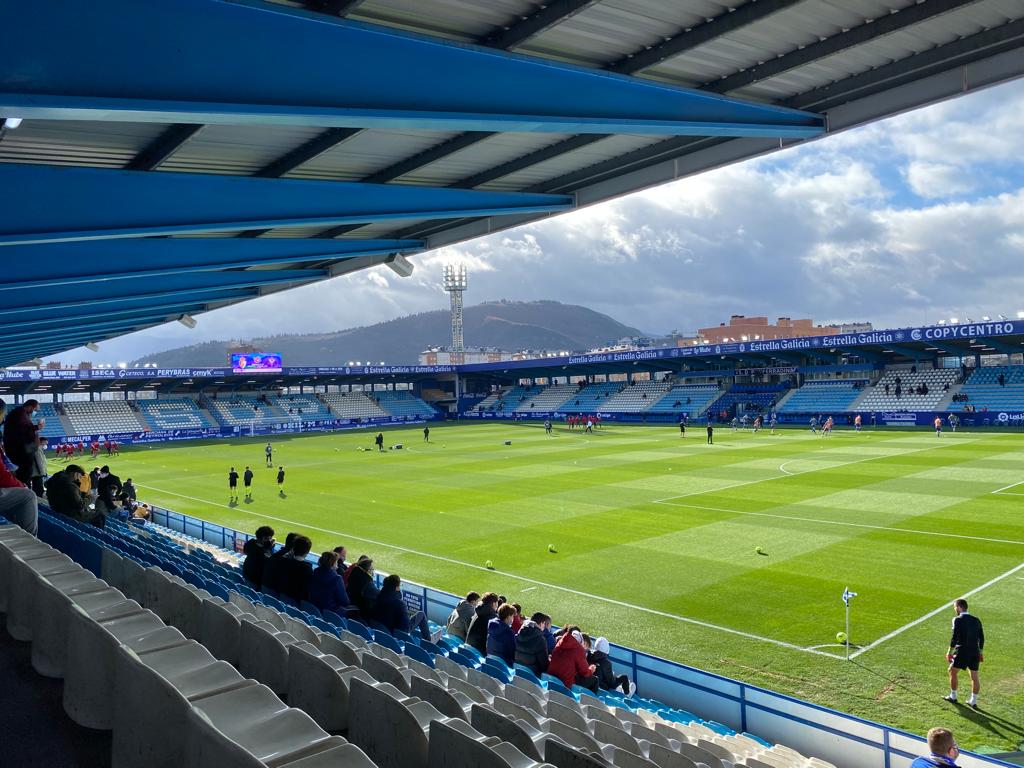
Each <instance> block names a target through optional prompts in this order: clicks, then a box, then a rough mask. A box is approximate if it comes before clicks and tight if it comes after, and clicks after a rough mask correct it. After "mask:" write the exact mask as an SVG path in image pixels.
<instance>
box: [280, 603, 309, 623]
mask: <svg viewBox="0 0 1024 768" xmlns="http://www.w3.org/2000/svg"><path fill="white" fill-rule="evenodd" d="M283 608H284V613H286V614H288V615H289V616H291V617H292V618H293V619H298V620H299V621H305V620H306V619H307V618H308V617H307V616H306V614H305V612H304V611H300V610H299V609H298V608H296V607H295V606H294V605H289V604H288V603H285V604H284V606H283Z"/></svg>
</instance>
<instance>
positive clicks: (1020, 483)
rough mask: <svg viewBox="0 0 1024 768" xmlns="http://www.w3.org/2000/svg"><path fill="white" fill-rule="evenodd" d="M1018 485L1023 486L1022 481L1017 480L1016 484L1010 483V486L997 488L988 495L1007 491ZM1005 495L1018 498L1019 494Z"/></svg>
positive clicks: (1023, 481)
mask: <svg viewBox="0 0 1024 768" xmlns="http://www.w3.org/2000/svg"><path fill="white" fill-rule="evenodd" d="M1018 485H1024V480H1019V481H1018V482H1016V483H1011V484H1010V485H1005V486H1003V487H1002V488H997V489H996V490H994V491H990V493H1001V492H1003V491H1008V490H1010V489H1011V488H1016V487H1017V486H1018ZM1007 495H1009V496H1020V494H1019V493H1011V494H1007Z"/></svg>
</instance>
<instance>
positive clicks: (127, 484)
mask: <svg viewBox="0 0 1024 768" xmlns="http://www.w3.org/2000/svg"><path fill="white" fill-rule="evenodd" d="M121 494H122V495H123V496H124V498H125V500H127V501H136V500H137V499H138V495H137V491H136V490H135V484H134V483H133V482H132V479H131V478H130V477H129V478H128V479H127V480H125V481H124V485H123V486H121Z"/></svg>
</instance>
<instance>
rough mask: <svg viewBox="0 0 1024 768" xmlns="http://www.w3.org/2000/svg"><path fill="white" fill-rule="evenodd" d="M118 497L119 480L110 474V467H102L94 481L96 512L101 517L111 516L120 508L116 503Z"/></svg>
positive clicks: (118, 502)
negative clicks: (101, 515)
mask: <svg viewBox="0 0 1024 768" xmlns="http://www.w3.org/2000/svg"><path fill="white" fill-rule="evenodd" d="M120 495H121V478H119V477H118V476H117V475H114V474H111V472H110V467H108V466H106V465H104V466H103V467H101V468H100V474H99V479H98V480H97V481H96V511H97V512H99V513H100V514H103V515H111V514H113V513H114V512H116V511H117V510H118V509H119V508H120V506H121V503H120V501H118V497H119V496H120Z"/></svg>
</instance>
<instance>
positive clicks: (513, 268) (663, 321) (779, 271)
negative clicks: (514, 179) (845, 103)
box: [60, 80, 1024, 362]
mask: <svg viewBox="0 0 1024 768" xmlns="http://www.w3.org/2000/svg"><path fill="white" fill-rule="evenodd" d="M413 261H414V263H415V265H416V272H415V274H414V275H413V276H412V277H411V278H408V279H401V278H398V277H397V276H396V275H395V274H394V273H393V272H391V271H390V270H389V269H387V268H385V267H378V268H376V269H374V270H369V271H364V272H361V273H357V274H355V275H350V276H346V277H342V278H338V279H336V280H332V281H328V282H324V283H319V284H316V285H312V286H307V287H305V288H299V289H296V290H294V291H290V292H287V293H278V294H274V295H271V296H267V297H264V298H262V299H258V300H255V301H250V302H246V303H244V304H240V305H237V306H235V307H229V308H225V309H222V310H218V311H216V312H211V313H208V314H205V315H201V316H200V317H199V327H198V328H196V329H195V330H191V331H190V330H188V329H186V328H184V327H183V326H181V325H179V324H177V323H174V324H171V325H169V326H166V327H163V328H156V329H151V330H149V331H144V332H141V333H137V334H132V335H129V336H125V337H122V338H121V339H117V340H111V341H108V342H104V343H103V344H102V346H101V350H100V352H99V353H98V354H95V355H92V354H90V353H88V352H86V351H85V350H74V351H72V352H69V353H65V354H64V355H61V356H60V359H62V360H65V361H68V362H77V361H79V360H87V359H92V360H95V361H105V362H116V361H117V360H128V359H132V358H135V357H138V356H141V355H143V354H144V353H145V352H147V351H157V350H160V349H167V348H170V347H175V346H179V345H183V344H191V343H195V342H198V341H205V340H209V339H230V338H248V337H252V336H257V335H263V334H269V333H273V332H305V331H327V330H336V329H342V328H348V327H351V326H354V325H365V324H370V323H374V322H378V321H381V320H387V319H390V318H393V317H396V316H399V315H404V314H410V313H413V312H420V311H423V310H428V309H438V308H442V307H445V306H447V297H446V295H445V294H444V293H443V292H442V290H441V286H440V277H441V267H442V265H443V264H445V263H447V262H451V261H461V262H464V263H466V264H467V265H468V266H469V268H470V290H469V291H468V293H467V296H466V301H467V304H475V303H478V302H481V301H485V300H492V299H502V298H505V299H519V300H532V299H554V300H558V301H562V302H567V303H579V304H585V305H587V306H589V307H591V308H593V309H596V310H599V311H601V312H606V313H607V314H609V315H611V316H612V317H614V318H616V319H618V320H621V321H622V322H625V323H627V324H629V325H633V326H635V327H639V328H642V329H644V330H646V331H648V332H651V333H662V332H667V331H670V330H673V329H678V330H680V331H683V332H691V331H693V330H694V329H696V328H697V327H699V326H706V325H713V324H717V323H718V322H720V321H722V320H725V319H727V318H728V316H729V315H730V314H733V313H739V314H747V315H751V314H766V315H769V316H771V317H774V316H777V315H788V316H791V317H798V316H799V317H813V318H814V319H815V320H819V321H847V320H850V321H860V320H870V321H871V322H873V323H875V325H876V327H877V326H889V325H896V324H905V325H919V324H925V323H931V322H934V321H936V320H938V319H939V318H942V317H950V316H959V317H961V318H963V317H965V316H971V317H975V318H980V317H981V316H982V315H991V316H995V315H997V314H999V313H1003V314H1006V315H1011V313H1012V314H1016V312H1017V311H1019V310H1024V290H1022V289H1024V80H1022V81H1017V82H1014V83H1010V84H1007V85H1003V86H1000V87H997V88H992V89H989V90H985V91H981V92H979V93H975V94H972V95H969V96H965V97H962V98H959V99H954V100H952V101H948V102H945V103H942V104H938V105H935V106H932V107H929V108H926V109H921V110H918V111H916V112H912V113H908V114H905V115H901V116H898V117H895V118H892V119H890V120H887V121H884V122H878V123H874V124H872V125H869V126H866V127H864V128H859V129H856V130H853V131H848V132H846V133H842V134H839V135H836V136H831V137H829V138H827V139H825V140H822V141H816V142H811V143H808V144H806V145H803V146H800V147H795V148H792V149H788V150H786V151H783V152H778V153H776V154H774V155H772V156H770V157H767V158H762V159H759V160H753V161H750V162H747V163H743V164H740V165H734V166H731V167H728V168H724V169H722V170H718V171H712V172H708V173H705V174H703V175H700V176H696V177H692V178H688V179H684V180H681V181H679V182H676V183H673V184H668V185H664V186H661V187H658V188H656V189H652V190H648V191H646V192H641V193H637V194H634V195H630V196H628V197H623V198H620V199H618V200H614V201H611V202H608V203H604V204H601V205H598V206H594V207H591V208H587V209H584V210H581V211H577V212H574V213H569V214H565V215H563V216H559V217H557V218H553V219H549V220H547V221H544V222H540V223H536V224H531V225H527V226H524V227H520V228H518V229H514V230H509V231H506V232H502V233H499V234H496V235H493V236H490V237H486V238H482V239H480V240H475V241H473V242H468V243H463V244H461V245H458V246H456V247H451V248H444V249H441V250H438V251H435V252H432V253H429V254H425V255H422V256H416V257H413ZM299 307H301V311H297V308H299ZM445 341H446V339H438V342H439V343H443V342H445ZM467 343H472V339H467Z"/></svg>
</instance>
